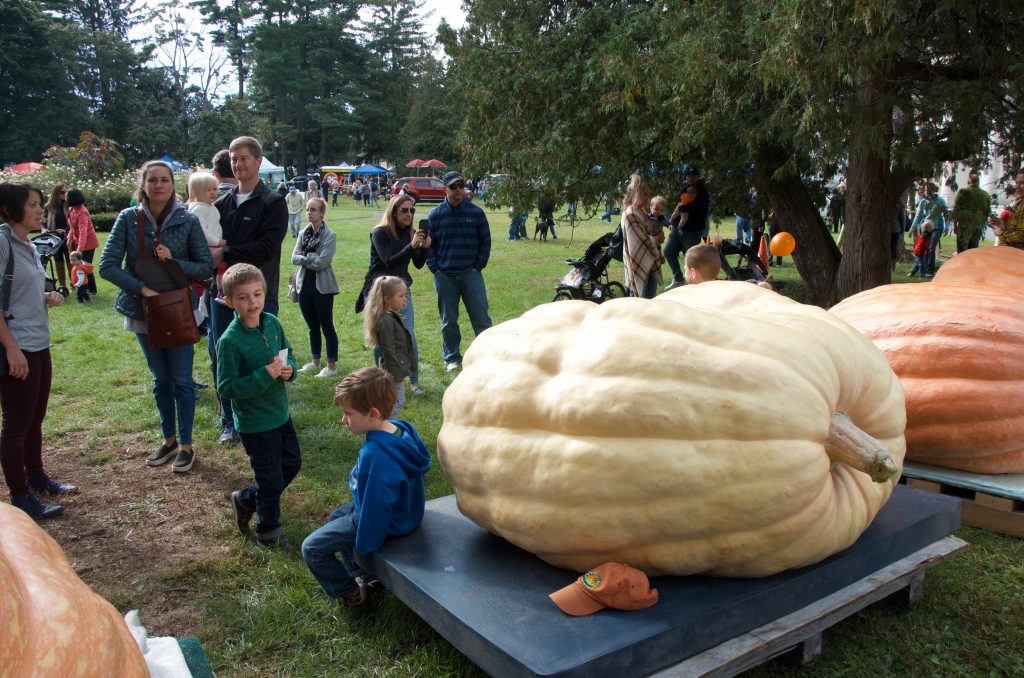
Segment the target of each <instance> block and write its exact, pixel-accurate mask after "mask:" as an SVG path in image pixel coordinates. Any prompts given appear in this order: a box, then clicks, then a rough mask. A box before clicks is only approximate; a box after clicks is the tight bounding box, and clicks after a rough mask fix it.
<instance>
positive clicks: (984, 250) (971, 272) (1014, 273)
mask: <svg viewBox="0 0 1024 678" xmlns="http://www.w3.org/2000/svg"><path fill="white" fill-rule="evenodd" d="M932 282H937V283H943V284H946V283H959V284H962V285H982V286H984V287H990V288H991V287H995V288H997V289H1001V290H1006V291H1009V292H1011V293H1013V294H1024V250H1019V249H1017V248H1016V247H978V248H975V249H973V250H967V251H966V252H961V253H960V254H957V255H956V256H955V257H953V258H952V259H950V260H949V261H947V262H946V263H944V264H943V265H942V266H941V267H939V270H938V272H936V273H935V278H934V279H933V280H932Z"/></svg>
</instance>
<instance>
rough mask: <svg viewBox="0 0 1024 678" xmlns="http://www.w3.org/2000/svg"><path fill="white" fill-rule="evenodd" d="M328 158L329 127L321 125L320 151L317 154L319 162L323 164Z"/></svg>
mask: <svg viewBox="0 0 1024 678" xmlns="http://www.w3.org/2000/svg"><path fill="white" fill-rule="evenodd" d="M326 160H327V128H326V127H325V126H324V125H322V124H321V125H320V152H319V153H318V154H317V164H318V165H323V164H324V162H325V161H326Z"/></svg>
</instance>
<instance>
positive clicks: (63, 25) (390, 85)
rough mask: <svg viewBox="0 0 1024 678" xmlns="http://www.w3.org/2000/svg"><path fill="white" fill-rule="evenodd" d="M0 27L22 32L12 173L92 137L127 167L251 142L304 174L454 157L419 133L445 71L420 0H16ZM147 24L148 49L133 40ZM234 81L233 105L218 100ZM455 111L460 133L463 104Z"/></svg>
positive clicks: (449, 142) (8, 106)
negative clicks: (415, 112)
mask: <svg viewBox="0 0 1024 678" xmlns="http://www.w3.org/2000/svg"><path fill="white" fill-rule="evenodd" d="M185 8H192V9H194V10H197V11H198V12H199V16H200V17H201V18H200V19H198V20H195V21H192V20H190V19H188V18H187V17H188V16H189V15H188V14H187V13H186V12H184V9H185ZM0 21H2V23H3V25H4V26H5V27H16V29H17V30H7V31H4V34H3V35H2V36H0V76H2V84H0V88H2V91H3V94H4V95H5V96H4V102H3V104H0V115H2V120H3V124H2V125H0V166H2V164H3V163H7V162H22V161H27V160H36V159H40V158H41V157H42V154H43V151H44V150H45V149H46V148H48V147H50V146H53V145H58V146H70V145H73V144H74V143H75V140H76V139H77V138H78V136H79V134H80V133H81V132H83V131H86V130H88V131H91V132H93V133H95V134H97V135H99V136H100V137H103V138H108V139H112V140H113V141H115V142H117V143H118V144H119V145H120V147H121V148H122V149H123V151H124V155H125V160H126V162H127V163H129V164H130V165H137V164H138V163H139V162H140V161H142V160H145V159H148V158H152V157H159V156H161V155H163V154H164V153H170V154H171V155H173V156H174V157H176V158H179V159H181V160H184V161H187V162H197V163H205V162H208V161H209V159H210V157H211V156H212V155H213V153H214V152H216V151H217V150H219V149H221V148H224V147H225V146H226V145H227V144H228V142H230V140H231V139H232V138H234V137H236V136H238V135H241V134H251V135H254V136H257V137H258V138H260V139H261V141H263V143H264V145H265V147H266V149H267V154H268V155H269V156H272V157H273V159H274V160H275V161H276V162H278V163H279V164H282V165H292V166H295V167H296V170H297V171H298V173H302V172H304V171H305V170H306V169H307V166H308V165H310V164H314V165H315V164H320V163H331V162H336V161H340V160H342V159H349V160H353V161H363V160H366V161H379V160H382V159H387V160H390V161H392V162H396V163H399V164H402V163H404V162H405V160H406V159H408V158H411V157H413V156H412V153H413V152H415V153H426V154H427V155H429V156H431V157H438V158H441V159H442V160H445V161H448V162H452V161H454V160H455V159H456V153H455V152H454V143H453V141H454V139H453V138H452V136H451V135H449V136H448V137H447V138H440V139H439V138H438V137H436V136H435V135H433V133H432V130H433V126H434V124H435V121H434V120H431V119H425V118H424V117H423V116H416V117H414V118H413V119H412V121H410V116H409V112H410V110H411V108H412V106H411V103H412V102H414V101H417V100H418V99H421V97H418V92H419V90H420V89H423V90H424V91H427V90H429V91H431V92H435V91H436V90H437V82H436V77H435V75H436V73H437V72H438V71H439V70H440V67H439V65H438V62H437V59H436V58H435V57H434V56H433V54H432V51H431V49H432V46H431V44H430V43H429V42H428V39H427V37H426V36H425V35H424V33H423V29H422V8H421V0H398V1H397V2H384V1H383V0H351V1H350V2H342V3H333V4H332V3H322V2H317V1H315V0H288V1H285V0H268V1H267V2H263V3H251V2H241V1H240V0H231V2H220V1H217V0H161V1H160V2H157V3H149V4H147V3H141V2H139V1H138V0H83V1H81V2H71V1H70V0H10V2H4V3H0ZM139 26H145V28H146V33H145V37H143V38H142V39H135V40H132V39H129V30H130V29H132V28H133V27H137V28H136V29H135V30H134V31H132V35H136V34H137V33H138V32H139V28H138V27H139ZM207 34H208V35H209V37H210V38H212V42H213V43H214V44H215V45H217V46H219V47H220V48H222V49H223V51H216V52H215V51H211V49H210V47H209V46H208V45H207V44H206V40H205V39H204V38H206V37H207ZM229 77H230V79H234V80H235V81H236V82H237V84H238V88H237V93H234V94H233V95H231V96H227V97H224V98H221V94H220V93H219V87H220V86H222V85H224V84H225V82H227V81H228V80H229ZM420 109H421V110H422V109H423V106H422V105H421V106H420ZM446 113H447V121H448V124H449V126H450V128H454V127H457V125H458V122H459V121H458V118H457V116H458V108H457V107H451V106H449V107H448V108H447V109H446ZM437 142H440V143H439V144H438V143H437ZM434 144H437V145H434ZM424 146H427V147H428V148H429V152H427V151H425V150H424ZM410 148H415V151H411V150H409V149H410Z"/></svg>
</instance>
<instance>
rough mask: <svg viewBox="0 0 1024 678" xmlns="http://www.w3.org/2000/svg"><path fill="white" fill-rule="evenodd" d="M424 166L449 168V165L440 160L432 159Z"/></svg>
mask: <svg viewBox="0 0 1024 678" xmlns="http://www.w3.org/2000/svg"><path fill="white" fill-rule="evenodd" d="M423 166H424V167H447V166H448V165H446V164H444V163H443V162H441V161H440V160H434V159H430V160H428V161H426V162H425V163H423Z"/></svg>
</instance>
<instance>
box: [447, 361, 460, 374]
mask: <svg viewBox="0 0 1024 678" xmlns="http://www.w3.org/2000/svg"><path fill="white" fill-rule="evenodd" d="M460 367H462V363H456V362H450V363H445V365H444V369H445V370H446V371H448V372H454V371H455V370H457V369H459V368H460Z"/></svg>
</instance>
